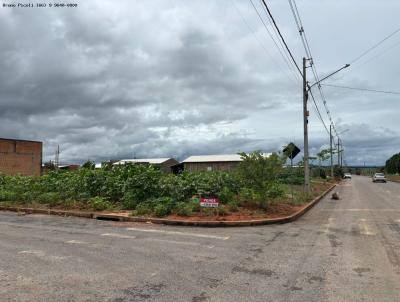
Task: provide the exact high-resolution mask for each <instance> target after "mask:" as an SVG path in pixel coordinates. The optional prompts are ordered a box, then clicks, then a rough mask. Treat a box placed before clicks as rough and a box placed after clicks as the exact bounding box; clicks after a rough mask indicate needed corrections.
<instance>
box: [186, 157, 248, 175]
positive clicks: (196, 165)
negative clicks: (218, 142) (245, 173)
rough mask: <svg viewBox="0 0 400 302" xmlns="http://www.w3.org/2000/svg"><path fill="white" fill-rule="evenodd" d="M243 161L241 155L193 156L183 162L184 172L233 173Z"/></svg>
mask: <svg viewBox="0 0 400 302" xmlns="http://www.w3.org/2000/svg"><path fill="white" fill-rule="evenodd" d="M241 161H243V160H242V158H241V156H240V155H239V154H222V155H193V156H189V157H188V158H186V159H185V160H184V161H182V164H183V170H184V171H189V172H196V171H231V170H233V169H234V168H236V167H237V165H238V164H239V163H240V162H241Z"/></svg>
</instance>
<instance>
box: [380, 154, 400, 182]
mask: <svg viewBox="0 0 400 302" xmlns="http://www.w3.org/2000/svg"><path fill="white" fill-rule="evenodd" d="M381 172H383V171H381ZM385 172H386V173H387V175H386V177H387V179H389V180H391V181H395V182H400V153H397V154H393V155H392V156H391V157H390V158H389V159H388V160H387V161H386V163H385Z"/></svg>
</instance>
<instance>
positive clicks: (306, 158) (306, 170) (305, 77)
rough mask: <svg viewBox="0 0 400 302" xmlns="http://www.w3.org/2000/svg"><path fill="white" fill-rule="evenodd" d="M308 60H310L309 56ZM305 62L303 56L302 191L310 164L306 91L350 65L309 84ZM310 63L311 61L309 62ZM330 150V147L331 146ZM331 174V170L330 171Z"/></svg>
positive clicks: (308, 186) (347, 65) (308, 180)
mask: <svg viewBox="0 0 400 302" xmlns="http://www.w3.org/2000/svg"><path fill="white" fill-rule="evenodd" d="M309 60H312V59H311V58H309ZM306 63H307V59H306V58H304V57H303V123H304V192H305V193H307V194H308V193H309V192H310V166H309V164H308V158H309V156H308V116H309V112H308V110H307V100H308V91H309V90H311V88H312V87H313V86H315V85H319V84H320V83H321V82H322V81H324V80H326V79H327V78H329V77H331V76H333V75H334V74H336V73H338V72H339V71H341V70H342V69H345V68H347V67H349V66H350V64H346V65H345V66H343V67H342V68H340V69H338V70H336V71H334V72H332V73H330V74H328V75H327V76H326V77H324V78H322V79H321V80H319V81H317V82H315V83H314V84H312V85H311V86H310V85H308V83H307V76H306V68H307V67H306ZM311 64H312V62H311ZM331 137H332V136H331ZM331 150H332V148H331ZM331 160H332V152H331ZM332 174H333V172H332Z"/></svg>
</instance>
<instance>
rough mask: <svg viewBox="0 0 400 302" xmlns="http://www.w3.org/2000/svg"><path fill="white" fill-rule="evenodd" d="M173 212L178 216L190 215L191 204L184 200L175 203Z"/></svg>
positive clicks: (191, 210) (191, 212)
mask: <svg viewBox="0 0 400 302" xmlns="http://www.w3.org/2000/svg"><path fill="white" fill-rule="evenodd" d="M173 212H174V213H175V214H177V215H179V216H190V215H192V214H193V205H190V204H189V203H185V202H179V203H177V204H176V206H175V208H174V210H173Z"/></svg>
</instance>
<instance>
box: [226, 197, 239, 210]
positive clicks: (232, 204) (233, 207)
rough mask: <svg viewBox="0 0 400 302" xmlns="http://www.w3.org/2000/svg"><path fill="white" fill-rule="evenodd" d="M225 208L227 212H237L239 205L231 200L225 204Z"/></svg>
mask: <svg viewBox="0 0 400 302" xmlns="http://www.w3.org/2000/svg"><path fill="white" fill-rule="evenodd" d="M226 207H227V209H228V211H229V212H237V211H239V203H238V202H237V201H236V200H231V201H230V202H228V203H227V204H226Z"/></svg>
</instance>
